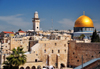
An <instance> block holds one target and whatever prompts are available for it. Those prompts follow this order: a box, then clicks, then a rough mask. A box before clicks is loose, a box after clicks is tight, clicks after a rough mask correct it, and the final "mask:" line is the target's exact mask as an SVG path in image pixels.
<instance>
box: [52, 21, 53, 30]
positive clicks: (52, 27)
mask: <svg viewBox="0 0 100 69" xmlns="http://www.w3.org/2000/svg"><path fill="white" fill-rule="evenodd" d="M52 30H53V19H52Z"/></svg>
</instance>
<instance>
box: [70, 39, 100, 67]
mask: <svg viewBox="0 0 100 69" xmlns="http://www.w3.org/2000/svg"><path fill="white" fill-rule="evenodd" d="M82 55H83V63H85V62H88V61H90V60H92V59H94V58H99V57H100V43H76V42H75V41H70V42H69V45H68V67H77V66H79V65H81V64H82Z"/></svg>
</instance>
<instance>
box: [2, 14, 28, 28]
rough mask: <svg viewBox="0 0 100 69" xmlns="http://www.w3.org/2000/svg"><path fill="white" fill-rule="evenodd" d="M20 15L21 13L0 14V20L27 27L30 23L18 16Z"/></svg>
mask: <svg viewBox="0 0 100 69" xmlns="http://www.w3.org/2000/svg"><path fill="white" fill-rule="evenodd" d="M21 15H22V14H17V15H12V16H0V20H1V21H4V22H6V23H8V24H11V25H14V26H17V27H20V28H21V27H22V28H23V27H27V26H28V25H29V24H30V23H29V22H26V21H24V20H23V18H21V17H20V16H21Z"/></svg>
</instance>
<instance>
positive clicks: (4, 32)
mask: <svg viewBox="0 0 100 69" xmlns="http://www.w3.org/2000/svg"><path fill="white" fill-rule="evenodd" d="M3 32H4V33H9V34H14V32H8V31H3Z"/></svg>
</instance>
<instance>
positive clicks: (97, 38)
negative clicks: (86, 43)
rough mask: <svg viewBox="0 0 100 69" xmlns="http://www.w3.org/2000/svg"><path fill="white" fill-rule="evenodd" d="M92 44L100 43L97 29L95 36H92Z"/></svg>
mask: <svg viewBox="0 0 100 69" xmlns="http://www.w3.org/2000/svg"><path fill="white" fill-rule="evenodd" d="M91 42H100V37H99V35H98V34H97V31H96V29H95V31H94V32H93V34H92V38H91Z"/></svg>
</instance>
